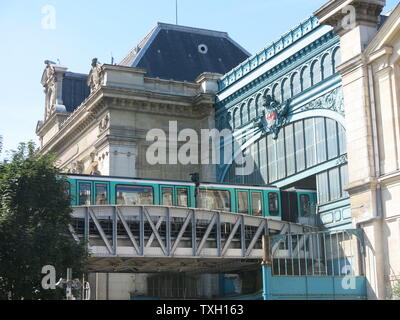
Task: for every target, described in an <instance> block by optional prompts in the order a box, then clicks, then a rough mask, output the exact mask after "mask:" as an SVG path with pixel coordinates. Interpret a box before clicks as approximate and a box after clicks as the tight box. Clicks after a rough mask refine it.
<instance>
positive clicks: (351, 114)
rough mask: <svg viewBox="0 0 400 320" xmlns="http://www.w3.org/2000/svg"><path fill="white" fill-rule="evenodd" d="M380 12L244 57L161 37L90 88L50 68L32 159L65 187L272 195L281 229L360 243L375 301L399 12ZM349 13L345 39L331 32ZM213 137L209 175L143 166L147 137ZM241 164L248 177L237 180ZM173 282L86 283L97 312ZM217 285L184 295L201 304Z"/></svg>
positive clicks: (398, 166)
mask: <svg viewBox="0 0 400 320" xmlns="http://www.w3.org/2000/svg"><path fill="white" fill-rule="evenodd" d="M384 4H385V1H378V0H338V1H336V0H335V1H330V2H329V3H328V4H327V5H326V6H324V7H322V8H321V9H320V10H319V11H318V12H316V13H315V15H314V16H312V17H310V18H308V19H306V20H305V21H303V22H302V23H300V24H299V25H297V26H295V27H294V28H293V29H292V30H290V31H289V32H287V33H286V34H284V35H283V36H282V37H280V38H279V39H277V40H276V41H274V42H273V43H272V44H270V45H268V46H266V47H264V48H263V49H262V50H261V51H260V52H258V53H257V54H255V55H253V56H250V54H249V53H248V52H247V51H246V50H244V49H243V48H242V47H241V46H240V45H238V44H237V43H235V42H234V41H233V40H232V39H231V38H229V36H228V35H227V34H226V33H223V32H216V31H210V30H202V29H196V28H188V27H182V26H173V25H166V24H158V25H157V26H156V27H155V28H154V29H153V30H152V31H151V32H150V33H149V34H148V35H147V36H146V37H145V38H144V39H143V40H142V41H141V42H140V43H139V44H138V45H137V46H136V47H134V48H133V49H132V51H131V52H130V53H128V55H127V56H126V57H125V58H124V59H123V60H122V61H121V62H120V63H119V64H116V65H108V64H100V63H99V62H98V61H97V59H94V60H93V62H92V67H91V70H90V73H89V75H83V74H76V73H71V72H68V70H67V68H66V67H63V66H60V65H57V64H55V63H52V62H51V61H47V62H46V69H45V71H44V73H43V77H42V84H43V86H44V87H45V93H46V100H45V115H44V120H43V121H40V122H39V123H38V127H37V134H38V135H39V137H40V140H41V149H40V150H41V152H54V153H56V155H57V157H58V159H59V166H60V167H61V168H62V169H63V171H65V172H69V173H80V174H89V175H105V176H107V175H109V176H126V177H139V178H157V179H177V180H189V179H190V174H191V173H194V172H199V173H200V178H201V180H202V181H217V182H221V183H232V184H242V185H254V184H258V185H271V186H276V187H278V188H280V189H281V190H282V197H283V203H285V205H286V206H288V208H286V209H287V210H286V211H287V212H289V214H288V216H286V217H284V218H285V219H286V220H288V221H292V222H298V223H305V224H312V225H314V226H317V227H319V228H320V229H321V230H327V231H330V230H344V229H362V230H363V232H364V235H365V240H366V250H365V252H364V250H360V251H362V252H363V254H361V255H360V257H361V259H360V261H355V260H356V259H354V261H350V264H351V265H352V266H354V267H356V266H357V268H358V267H359V265H361V268H363V270H364V272H365V275H366V278H367V283H368V285H367V286H368V293H369V297H370V298H372V299H386V298H388V297H390V296H391V293H392V289H393V287H394V286H395V285H396V283H397V279H398V277H399V272H400V269H399V268H400V247H399V246H400V219H399V214H398V210H399V202H398V201H397V198H398V195H399V193H400V173H399V170H400V150H399V149H400V148H399V141H398V139H399V137H400V132H399V128H400V123H399V120H400V118H399V112H398V101H397V99H398V95H399V92H398V91H399V81H400V80H399V77H400V74H399V68H400V65H399V61H400V60H399V52H400V42H399V35H400V17H399V15H400V8H399V6H398V7H397V8H396V9H395V10H394V11H393V12H392V13H391V14H390V15H389V16H388V17H382V16H381V15H380V14H381V11H382V8H383V7H384ZM349 5H350V6H351V7H350V9H348V7H346V6H349ZM346 8H347V9H348V11H346ZM353 9H354V10H353ZM349 10H350V11H349ZM348 12H350V13H354V14H355V16H354V17H355V19H356V20H355V22H356V23H355V24H354V25H352V27H351V28H348V27H343V25H344V24H343V23H342V22H343V21H344V20H343V19H347V18H348V16H347V15H346V14H348ZM346 21H347V20H346ZM177 43H179V44H180V46H179V50H176V48H177V47H176V46H175V44H177ZM171 123H172V124H174V123H175V124H176V125H175V126H171ZM213 128H216V129H218V130H220V131H223V130H228V132H230V133H231V134H230V138H233V139H223V140H222V141H223V142H224V143H223V144H222V145H221V149H220V150H219V151H220V163H219V164H217V165H212V164H210V165H201V164H200V161H199V162H197V163H191V164H189V165H180V164H171V163H169V164H149V161H148V159H147V158H146V151H147V150H148V148H149V146H150V145H151V143H153V142H154V140H151V139H150V140H149V139H147V134H148V132H149V130H151V129H159V130H161V131H163V132H166V133H168V134H172V135H176V134H178V132H179V131H181V130H184V129H190V130H193V131H195V132H197V133H198V136H201V132H200V131H201V130H202V129H213ZM178 140H179V139H178ZM169 142H170V136H169V135H167V136H166V137H165V143H166V146H168V143H169ZM185 142H187V141H186V138H185V137H184V139H182V140H179V143H182V144H183V143H185ZM179 143H178V144H179ZM231 144H232V145H231ZM178 146H179V145H178ZM196 146H197V148H198V149H201V146H200V142H196ZM166 148H167V147H166ZM167 149H168V148H167ZM226 150H233V152H226ZM168 152H169V151H168V150H166V154H167V155H168V156H169V154H168ZM243 155H246V156H248V158H247V159H250V160H251V163H252V164H253V168H252V170H251V172H250V173H247V174H238V172H240V170H241V168H242V167H243V164H240V161H239V162H235V161H234V160H236V159H238V158H240V157H242V156H243ZM237 163H239V165H238V164H237ZM302 189H308V190H310V189H311V190H315V191H316V194H317V197H316V198H315V199H311V198H308V199H304V201H303V202H301V203H300V205H301V206H305V207H307V208H309V209H310V210H315V212H317V215H316V216H315V217H313V218H312V220H310V218H308V217H304V218H302V217H300V218H297V215H296V214H293V215H292V214H291V212H293V213H294V212H297V210H299V208H297V207H291V204H292V197H293V191H296V190H302ZM175 276H176V275H175ZM229 277H231V278H234V279H235V281H236V283H241V284H243V283H242V282H240V279H239V280H238V277H237V276H235V275H230V276H229ZM171 279H172V278H168V279H167V278H165V277H163V276H162V275H159V277H158V278H157V277H155V276H151V277H149V275H135V276H133V275H109V274H93V275H91V282H92V283H93V287H95V288H96V290H95V291H96V292H97V294H96V298H99V299H113V298H117V299H121V298H123V299H128V298H129V297H130V296H131V293H132V292H133V293H136V294H140V295H141V294H146V293H147V294H148V293H149V290H153V291H154V290H155V291H154V292H156V291H157V289H156V288H158V287H160V286H161V287H162V286H163V285H160V284H163V283H169V282H168V281H171ZM179 279H180V278H179ZM199 279H200V280H199ZM220 280H221V278H220V277H218V276H210V275H202V276H200V278H197V280H196V281H198V283H201V285H199V286H197V285H194V283H195V282H196V281H195V280H193V278H190V279H189V278H187V279H186V280H182V281H183V282H184V281H187V283H190V287H191V288H192V291H193V292H195V291H196V290H197V292H198V294H199V296H202V297H212V296H215V295H218V292H220V291H221V290H220V289H221V288H219V287H218V286H215V285H214V284H215V283H220ZM177 281H178V280H177ZM211 284H213V285H211ZM196 286H197V287H196ZM221 286H223V284H222V285H221ZM236 287H240V285H239V284H237V285H236ZM196 288H197V289H196ZM200 288H203V289H200ZM153 291H152V292H153ZM239 291H240V290H239Z"/></svg>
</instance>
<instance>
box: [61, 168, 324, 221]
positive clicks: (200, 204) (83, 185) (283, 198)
mask: <svg viewBox="0 0 400 320" xmlns="http://www.w3.org/2000/svg"><path fill="white" fill-rule="evenodd" d="M65 179H66V181H67V182H68V192H69V194H70V196H71V201H72V202H71V205H72V206H89V205H100V206H101V205H162V206H175V207H188V208H201V209H206V210H216V211H221V212H234V213H240V214H247V215H252V216H262V217H269V218H272V219H278V220H284V221H290V222H301V223H305V224H309V225H314V224H315V216H316V203H317V197H316V192H315V191H314V190H298V189H293V190H291V191H281V190H279V189H278V188H275V187H270V186H244V185H228V184H219V183H199V182H197V183H196V182H182V181H173V180H154V179H137V178H123V177H106V176H88V175H72V174H68V175H66V176H65Z"/></svg>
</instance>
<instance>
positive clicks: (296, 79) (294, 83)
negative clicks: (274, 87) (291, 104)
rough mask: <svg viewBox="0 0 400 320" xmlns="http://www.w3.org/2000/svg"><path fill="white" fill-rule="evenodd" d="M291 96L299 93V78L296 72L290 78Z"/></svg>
mask: <svg viewBox="0 0 400 320" xmlns="http://www.w3.org/2000/svg"><path fill="white" fill-rule="evenodd" d="M291 87H292V95H293V96H295V95H297V94H299V93H300V92H301V83H300V76H299V73H298V72H295V73H294V74H293V76H292V84H291Z"/></svg>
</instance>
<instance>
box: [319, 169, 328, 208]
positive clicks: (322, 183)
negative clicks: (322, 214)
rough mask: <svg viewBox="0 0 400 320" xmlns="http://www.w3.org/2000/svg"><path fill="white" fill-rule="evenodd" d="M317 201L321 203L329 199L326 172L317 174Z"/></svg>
mask: <svg viewBox="0 0 400 320" xmlns="http://www.w3.org/2000/svg"><path fill="white" fill-rule="evenodd" d="M317 183H318V188H317V189H318V203H319V204H323V203H326V202H328V201H329V180H328V173H327V172H322V173H319V174H318V175H317Z"/></svg>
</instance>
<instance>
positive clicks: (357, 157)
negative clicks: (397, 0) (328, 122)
mask: <svg viewBox="0 0 400 320" xmlns="http://www.w3.org/2000/svg"><path fill="white" fill-rule="evenodd" d="M384 6H385V1H384V0H381V1H368V0H354V1H353V0H351V1H350V0H349V1H344V0H339V1H330V2H328V3H327V4H326V5H325V6H324V7H322V8H321V9H320V10H318V11H317V12H316V15H317V16H318V18H319V20H320V22H321V23H323V24H327V25H331V26H333V27H334V29H335V32H336V33H337V34H338V35H339V36H340V47H341V52H342V63H341V64H340V66H339V67H338V69H339V72H340V73H341V75H342V79H343V80H342V81H343V93H344V100H345V103H344V105H345V113H346V136H347V149H348V160H349V183H348V185H347V187H346V190H347V192H349V195H350V201H351V211H352V220H353V227H360V228H362V229H363V231H364V234H365V238H366V255H365V266H366V268H365V269H366V270H365V272H366V276H367V280H368V284H369V285H368V289H369V292H368V293H369V297H370V298H373V299H388V298H391V297H392V296H393V294H392V292H393V288H394V287H396V286H398V284H399V283H398V281H399V275H400V219H399V217H400V216H399V200H398V199H399V190H400V189H399V187H400V184H399V183H400V171H399V169H400V167H399V146H400V142H399V134H400V131H399V120H400V118H399V103H400V101H399V89H400V82H399V81H400V80H399V76H400V73H399V61H400V60H399V46H400V7H399V5H398V6H397V7H396V8H395V9H394V10H393V11H392V12H391V13H390V14H389V15H388V16H385V17H382V16H380V13H381V11H382V9H383V7H384ZM349 19H350V20H349Z"/></svg>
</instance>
